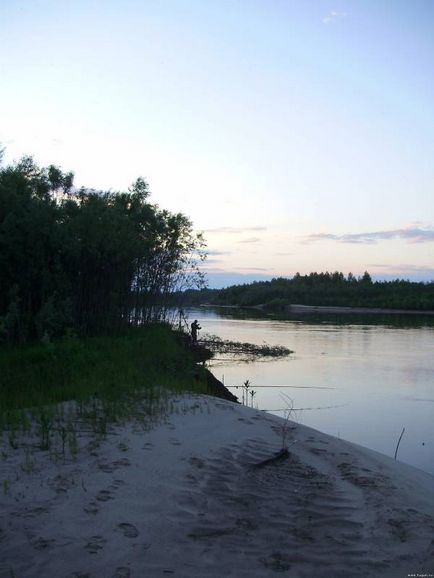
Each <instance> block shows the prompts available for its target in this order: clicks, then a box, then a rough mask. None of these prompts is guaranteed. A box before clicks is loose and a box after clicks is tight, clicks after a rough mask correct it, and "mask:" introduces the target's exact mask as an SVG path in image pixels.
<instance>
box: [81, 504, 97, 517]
mask: <svg viewBox="0 0 434 578" xmlns="http://www.w3.org/2000/svg"><path fill="white" fill-rule="evenodd" d="M83 510H84V511H85V512H86V514H98V512H99V508H98V505H97V504H96V503H95V502H89V504H88V505H87V506H84V508H83Z"/></svg>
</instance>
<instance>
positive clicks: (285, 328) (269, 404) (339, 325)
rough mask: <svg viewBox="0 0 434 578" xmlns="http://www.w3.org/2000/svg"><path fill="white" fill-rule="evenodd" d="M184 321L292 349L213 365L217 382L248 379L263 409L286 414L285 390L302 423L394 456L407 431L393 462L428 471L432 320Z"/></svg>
mask: <svg viewBox="0 0 434 578" xmlns="http://www.w3.org/2000/svg"><path fill="white" fill-rule="evenodd" d="M189 315H190V317H191V318H193V319H196V318H197V319H198V320H199V323H200V325H201V326H202V327H203V332H204V331H206V332H208V333H210V334H216V335H218V336H219V337H222V338H223V339H231V340H234V341H248V342H252V343H257V344H261V343H263V342H267V343H269V344H270V345H284V346H286V347H289V348H290V349H292V350H294V351H295V353H294V354H293V355H291V356H290V357H289V358H285V359H271V360H268V361H266V362H262V361H260V362H259V361H258V362H253V363H238V362H234V361H233V360H230V359H225V358H219V360H217V361H214V362H213V371H214V373H215V375H216V377H218V378H219V379H221V380H223V381H224V382H225V384H226V385H227V386H228V387H231V388H232V387H236V386H240V385H242V383H243V382H244V381H245V380H246V379H248V380H250V382H251V384H252V388H253V389H254V390H256V395H255V404H257V405H258V407H259V408H261V409H271V410H274V411H276V410H281V409H284V406H285V404H283V403H282V398H281V394H282V393H286V394H287V395H289V396H290V397H291V399H292V400H293V402H294V407H296V408H299V409H298V411H297V415H298V419H299V421H300V422H301V423H303V424H305V425H309V426H311V427H315V428H317V429H319V430H321V431H324V432H326V433H329V434H332V435H334V436H338V437H341V438H343V439H347V440H350V441H353V442H355V443H359V444H361V445H364V446H367V447H370V448H372V449H375V450H378V451H380V452H382V453H385V454H387V455H389V456H391V457H393V454H394V451H395V447H396V443H397V440H398V437H399V435H400V433H401V431H402V428H403V427H405V428H406V431H405V435H404V437H403V439H402V441H401V444H400V446H399V453H398V458H399V459H400V460H402V461H405V462H408V463H411V464H412V465H415V466H417V467H419V468H421V469H424V470H426V471H429V472H430V473H433V474H434V419H433V417H434V412H433V409H434V408H433V406H432V403H431V402H432V401H433V399H434V356H433V355H432V353H433V343H434V339H433V338H434V319H433V318H428V319H426V318H421V317H419V316H415V317H411V319H410V316H404V318H403V317H402V316H398V315H392V316H382V315H381V316H379V315H371V316H369V317H367V316H352V315H351V316H349V315H327V316H326V317H325V316H324V315H321V316H318V315H316V316H315V315H306V314H303V315H301V316H285V318H282V317H278V316H274V315H273V316H270V315H267V316H265V317H264V316H263V315H262V316H261V314H260V312H257V311H254V310H248V311H245V310H244V311H239V310H234V309H230V310H229V311H228V310H223V309H218V310H207V309H202V308H200V309H195V310H192V311H191V312H190V313H189ZM203 332H202V333H203ZM232 391H234V393H235V394H237V390H236V389H233V390H232ZM415 401H418V403H415ZM276 413H279V412H278V411H276Z"/></svg>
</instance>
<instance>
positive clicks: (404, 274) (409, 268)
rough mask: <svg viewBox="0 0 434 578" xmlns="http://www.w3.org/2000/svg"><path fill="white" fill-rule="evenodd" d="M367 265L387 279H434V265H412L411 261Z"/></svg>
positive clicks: (377, 275)
mask: <svg viewBox="0 0 434 578" xmlns="http://www.w3.org/2000/svg"><path fill="white" fill-rule="evenodd" d="M365 267H366V268H367V269H369V270H372V269H374V270H375V272H374V274H375V276H376V277H382V278H387V279H395V278H396V277H399V278H400V279H402V278H405V279H413V280H419V281H432V280H434V267H424V266H422V265H411V264H409V263H400V264H396V265H390V264H384V263H368V264H366V265H365Z"/></svg>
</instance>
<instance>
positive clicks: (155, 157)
mask: <svg viewBox="0 0 434 578" xmlns="http://www.w3.org/2000/svg"><path fill="white" fill-rule="evenodd" d="M0 24H1V28H0V30H1V33H0V83H1V86H0V142H1V143H2V144H3V146H6V152H7V156H6V158H7V160H12V159H14V158H17V157H19V156H20V155H22V154H24V153H31V154H34V156H35V159H36V160H37V161H38V162H40V163H42V164H44V163H57V164H60V165H61V166H62V167H63V168H64V169H65V170H70V169H71V170H74V171H75V173H76V183H77V184H78V185H85V186H90V187H95V188H112V189H125V188H126V187H128V185H129V184H130V183H131V182H132V181H133V180H134V179H135V178H136V177H137V176H139V175H143V176H144V177H145V178H147V180H148V181H149V183H150V186H151V190H152V191H153V197H152V198H153V200H154V201H155V202H158V203H159V204H161V205H162V206H163V207H166V208H169V209H171V210H174V211H178V210H180V211H183V212H185V213H186V214H187V215H189V216H190V217H191V218H192V219H193V221H194V224H195V226H196V228H197V229H198V230H204V231H205V232H206V233H205V235H206V238H207V241H208V246H209V250H210V256H209V260H208V264H207V268H208V269H209V270H210V278H211V280H212V281H213V282H214V281H215V280H216V279H218V278H220V279H221V280H223V281H228V280H232V279H235V278H236V277H234V276H232V277H230V275H229V276H228V273H236V274H238V278H239V279H242V277H240V275H246V277H245V278H246V279H247V280H251V279H252V278H253V277H259V276H263V275H265V276H276V275H292V274H294V273H295V272H296V271H300V272H301V273H306V272H310V271H314V270H316V271H319V270H342V271H344V272H345V273H348V272H349V271H352V272H353V273H355V274H361V273H363V271H364V270H365V269H368V270H369V271H370V272H371V273H372V274H373V275H374V276H377V277H388V276H392V277H396V276H400V277H405V278H407V277H408V278H412V279H425V280H428V279H430V280H431V279H434V251H433V249H434V195H433V188H434V162H433V159H434V74H433V71H434V33H433V31H434V2H433V1H431V0H426V1H422V0H413V1H411V2H410V1H406V2H404V1H401V0H388V1H385V0H359V1H356V0H354V1H345V0H337V1H334V0H331V1H328V0H327V1H323V0H298V1H289V0H243V1H241V0H238V1H237V0H232V1H229V0H218V1H217V0H215V1H214V2H210V1H206V0H201V1H199V0H197V1H192V0H178V1H175V0H166V1H165V0H159V1H157V0H155V1H146V0H136V1H133V0H124V1H122V2H119V1H112V0H104V1H102V0H101V1H93V2H92V1H89V0H87V1H84V0H75V1H70V2H66V1H62V2H59V1H58V0H56V1H53V0H27V1H26V0H23V1H22V2H16V1H8V0H0Z"/></svg>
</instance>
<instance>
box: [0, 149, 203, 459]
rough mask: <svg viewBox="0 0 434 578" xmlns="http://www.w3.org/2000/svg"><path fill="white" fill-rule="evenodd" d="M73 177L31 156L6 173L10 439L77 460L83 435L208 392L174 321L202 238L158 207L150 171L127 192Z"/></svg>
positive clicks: (1, 309)
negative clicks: (177, 395)
mask: <svg viewBox="0 0 434 578" xmlns="http://www.w3.org/2000/svg"><path fill="white" fill-rule="evenodd" d="M0 160H1V150H0ZM73 180H74V178H73V174H72V173H63V172H62V171H61V170H60V169H59V168H57V167H55V166H53V165H51V166H48V167H46V168H41V167H38V166H37V165H36V164H35V163H34V162H33V160H32V159H31V158H30V157H26V158H23V159H21V160H20V161H19V162H17V163H15V164H14V165H12V166H6V167H2V168H0V271H1V274H0V436H1V435H2V436H3V441H5V440H6V445H7V447H8V448H10V449H15V448H17V447H20V444H22V443H23V437H26V436H27V438H28V440H30V441H28V442H27V443H28V444H29V445H30V447H33V446H34V440H35V439H37V440H38V443H37V445H38V447H39V448H41V449H44V450H50V451H51V450H52V448H53V447H54V446H55V447H56V448H57V449H56V455H58V454H59V453H60V454H62V455H65V452H66V451H67V450H68V451H69V452H70V455H71V456H75V455H76V453H77V451H78V450H79V445H80V444H79V442H78V439H77V436H78V435H79V434H80V435H81V434H82V433H83V432H84V434H86V432H88V431H92V432H94V433H97V434H99V435H102V436H104V435H106V434H107V432H108V428H109V427H110V424H112V423H114V422H116V421H118V420H119V419H123V418H128V419H131V418H136V417H137V418H138V417H140V418H143V419H144V420H145V421H146V420H147V421H149V420H151V421H152V420H154V419H159V418H161V416H162V415H164V414H165V412H166V411H167V410H168V408H169V407H170V404H171V403H172V402H171V396H172V395H173V393H174V392H182V391H195V392H207V391H208V387H207V374H206V372H205V369H204V368H199V367H197V365H196V362H195V359H194V352H193V351H191V349H189V348H188V347H186V339H185V336H184V337H182V336H179V335H178V334H176V333H175V332H174V331H172V329H171V328H170V326H169V325H167V324H165V323H164V322H165V320H166V317H167V304H168V297H169V295H170V294H171V293H173V292H174V291H177V290H180V289H182V288H185V287H197V286H200V285H201V283H202V275H201V273H200V271H199V270H198V263H199V262H200V261H201V260H202V259H203V257H204V253H203V241H202V238H201V236H200V235H197V234H195V233H194V231H193V226H192V223H191V221H190V220H189V219H188V218H187V217H186V216H184V215H182V214H172V213H170V212H169V211H165V210H162V209H160V208H159V207H158V206H157V205H154V204H151V203H150V202H149V189H148V185H147V184H146V182H145V181H144V180H143V179H141V178H139V179H137V181H136V182H135V183H134V184H133V186H132V187H131V188H130V190H129V191H127V192H101V191H94V190H88V189H84V188H81V189H79V190H78V189H75V188H74V183H73ZM205 353H206V352H205ZM205 353H202V357H204V358H205V357H206V355H205ZM1 432H3V434H2V433H1ZM53 444H54V446H53ZM31 467H32V463H31V461H28V462H26V463H25V464H23V471H24V470H26V471H27V470H29V469H31Z"/></svg>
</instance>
